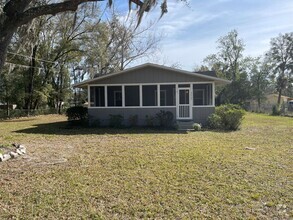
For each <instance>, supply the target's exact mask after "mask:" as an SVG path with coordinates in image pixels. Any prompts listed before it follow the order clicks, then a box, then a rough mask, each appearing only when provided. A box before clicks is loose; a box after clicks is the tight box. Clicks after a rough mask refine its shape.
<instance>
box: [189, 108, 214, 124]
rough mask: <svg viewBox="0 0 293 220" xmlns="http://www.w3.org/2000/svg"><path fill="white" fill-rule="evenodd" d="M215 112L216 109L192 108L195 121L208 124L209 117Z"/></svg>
mask: <svg viewBox="0 0 293 220" xmlns="http://www.w3.org/2000/svg"><path fill="white" fill-rule="evenodd" d="M214 112H215V107H192V114H193V121H194V122H196V123H201V124H202V125H206V124H207V119H208V117H209V116H210V115H211V114H213V113H214Z"/></svg>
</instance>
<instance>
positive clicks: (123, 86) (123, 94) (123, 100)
mask: <svg viewBox="0 0 293 220" xmlns="http://www.w3.org/2000/svg"><path fill="white" fill-rule="evenodd" d="M121 89H122V91H121V92H122V94H121V98H122V107H125V85H122V88H121Z"/></svg>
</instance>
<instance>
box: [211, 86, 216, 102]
mask: <svg viewBox="0 0 293 220" xmlns="http://www.w3.org/2000/svg"><path fill="white" fill-rule="evenodd" d="M212 84H213V85H212V105H213V106H215V102H216V89H215V86H216V85H215V82H213V83H212Z"/></svg>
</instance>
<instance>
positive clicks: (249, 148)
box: [244, 147, 256, 150]
mask: <svg viewBox="0 0 293 220" xmlns="http://www.w3.org/2000/svg"><path fill="white" fill-rule="evenodd" d="M244 149H245V150H256V149H255V148H252V147H246V148H244Z"/></svg>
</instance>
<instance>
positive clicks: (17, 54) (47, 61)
mask: <svg viewBox="0 0 293 220" xmlns="http://www.w3.org/2000/svg"><path fill="white" fill-rule="evenodd" d="M7 53H8V54H12V55H16V56H21V57H26V58H30V59H32V58H33V57H31V56H27V55H23V54H19V53H12V52H7ZM34 59H35V60H39V61H42V62H46V63H53V64H56V62H53V61H49V60H43V59H38V58H34Z"/></svg>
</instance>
